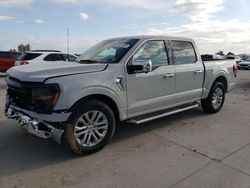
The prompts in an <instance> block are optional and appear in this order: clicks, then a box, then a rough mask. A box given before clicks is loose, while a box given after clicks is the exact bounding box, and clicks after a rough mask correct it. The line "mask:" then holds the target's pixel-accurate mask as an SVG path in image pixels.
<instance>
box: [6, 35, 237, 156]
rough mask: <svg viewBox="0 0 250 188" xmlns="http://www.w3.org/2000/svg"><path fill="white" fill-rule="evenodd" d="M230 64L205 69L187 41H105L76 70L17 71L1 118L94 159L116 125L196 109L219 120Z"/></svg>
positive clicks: (231, 75)
mask: <svg viewBox="0 0 250 188" xmlns="http://www.w3.org/2000/svg"><path fill="white" fill-rule="evenodd" d="M236 76H237V65H236V62H235V61H234V60H218V61H209V62H203V61H202V59H201V57H200V55H199V52H198V50H197V48H196V46H195V43H194V42H193V41H192V40H191V39H186V38H179V37H167V36H132V37H122V38H113V39H109V40H105V41H103V42H101V43H99V44H97V45H95V46H94V47H92V48H91V49H90V50H88V51H87V52H85V53H84V54H83V55H82V56H80V58H79V63H70V62H65V63H62V62H60V63H55V62H54V63H48V64H46V65H45V64H44V63H43V64H34V65H24V66H19V67H14V68H12V69H10V70H9V71H8V72H7V78H6V82H7V84H8V89H7V98H6V107H5V114H6V116H7V117H8V118H12V119H17V120H19V123H20V125H21V127H23V128H24V129H26V130H27V131H28V132H29V133H31V134H34V135H36V136H39V137H42V138H50V137H53V138H54V139H55V140H56V141H57V142H59V143H60V142H61V141H62V138H63V139H64V140H65V143H66V144H67V145H68V146H69V148H70V149H71V150H72V151H73V152H75V153H78V154H86V153H92V152H96V151H98V150H100V149H102V148H103V147H104V146H105V145H106V144H107V143H108V141H109V140H110V139H111V138H112V136H113V133H114V131H115V127H116V126H117V124H118V122H121V121H126V122H130V123H135V124H141V123H144V122H147V121H150V120H154V119H156V118H160V117H163V116H167V115H171V114H174V113H178V112H181V111H185V110H189V109H192V108H196V107H198V106H199V105H200V104H201V106H202V108H203V109H204V111H206V112H208V113H216V112H218V111H220V109H221V108H222V106H223V103H224V99H225V93H226V92H228V91H229V90H231V89H232V88H234V86H235V81H236Z"/></svg>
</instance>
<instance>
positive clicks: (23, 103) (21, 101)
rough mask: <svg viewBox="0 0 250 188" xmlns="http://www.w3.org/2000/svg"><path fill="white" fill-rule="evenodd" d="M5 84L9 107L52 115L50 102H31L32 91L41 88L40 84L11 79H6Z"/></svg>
mask: <svg viewBox="0 0 250 188" xmlns="http://www.w3.org/2000/svg"><path fill="white" fill-rule="evenodd" d="M6 82H7V87H8V89H7V95H8V97H9V104H10V105H13V106H16V107H19V108H22V109H24V110H29V111H33V112H37V113H41V114H50V113H52V110H53V105H51V104H50V101H48V102H43V101H36V100H32V89H33V88H40V87H43V86H44V85H43V84H42V83H37V82H22V81H19V80H17V79H15V78H12V77H7V78H6Z"/></svg>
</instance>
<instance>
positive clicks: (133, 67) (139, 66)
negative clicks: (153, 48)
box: [128, 59, 153, 73]
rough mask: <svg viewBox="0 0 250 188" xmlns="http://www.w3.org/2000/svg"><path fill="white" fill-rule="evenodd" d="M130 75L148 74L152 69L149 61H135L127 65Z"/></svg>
mask: <svg viewBox="0 0 250 188" xmlns="http://www.w3.org/2000/svg"><path fill="white" fill-rule="evenodd" d="M128 68H129V72H130V73H148V72H151V71H152V69H153V66H152V62H151V60H150V59H149V60H135V61H132V63H131V64H130V65H129V67H128Z"/></svg>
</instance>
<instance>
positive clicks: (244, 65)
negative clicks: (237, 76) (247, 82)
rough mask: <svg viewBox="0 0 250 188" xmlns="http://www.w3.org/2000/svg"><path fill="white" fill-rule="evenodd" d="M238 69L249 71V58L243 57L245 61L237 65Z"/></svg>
mask: <svg viewBox="0 0 250 188" xmlns="http://www.w3.org/2000/svg"><path fill="white" fill-rule="evenodd" d="M237 66H238V69H250V56H247V57H245V59H244V60H243V61H241V62H239V63H238V65H237Z"/></svg>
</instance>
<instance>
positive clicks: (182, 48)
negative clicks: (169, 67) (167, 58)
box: [171, 41, 197, 65]
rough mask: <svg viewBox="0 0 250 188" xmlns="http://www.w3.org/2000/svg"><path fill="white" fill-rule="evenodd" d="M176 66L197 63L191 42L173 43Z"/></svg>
mask: <svg viewBox="0 0 250 188" xmlns="http://www.w3.org/2000/svg"><path fill="white" fill-rule="evenodd" d="M171 45H172V49H173V57H174V63H175V64H177V65H178V64H190V63H195V62H196V61H197V57H196V53H195V50H194V47H193V44H192V43H191V42H187V41H171Z"/></svg>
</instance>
